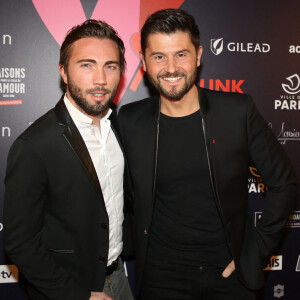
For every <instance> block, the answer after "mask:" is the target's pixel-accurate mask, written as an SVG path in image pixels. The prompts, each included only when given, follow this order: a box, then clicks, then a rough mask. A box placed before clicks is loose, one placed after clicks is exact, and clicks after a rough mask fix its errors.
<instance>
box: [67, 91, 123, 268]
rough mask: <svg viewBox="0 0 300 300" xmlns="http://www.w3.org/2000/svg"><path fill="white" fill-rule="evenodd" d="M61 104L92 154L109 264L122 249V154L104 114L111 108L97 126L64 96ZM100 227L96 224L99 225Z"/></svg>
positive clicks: (107, 115)
mask: <svg viewBox="0 0 300 300" xmlns="http://www.w3.org/2000/svg"><path fill="white" fill-rule="evenodd" d="M64 102H65V105H66V107H67V109H68V111H69V114H70V115H71V117H72V119H73V121H74V123H75V125H76V126H77V128H78V130H79V132H80V134H81V136H82V138H83V140H84V142H85V145H86V147H87V149H88V151H89V154H90V156H91V158H92V161H93V164H94V167H95V169H96V173H97V176H98V179H99V182H100V186H101V190H102V194H103V198H104V202H105V206H106V211H107V214H108V217H109V253H108V260H107V265H108V266H109V265H110V264H111V263H112V262H113V261H114V260H116V259H117V258H118V256H119V255H120V254H121V252H122V248H123V242H122V223H123V218H124V216H123V201H124V199H123V173H124V157H123V153H122V150H121V148H120V146H119V143H118V141H117V139H116V136H115V134H114V132H113V130H112V129H111V126H110V120H109V119H108V117H109V116H110V114H111V112H112V111H111V109H109V111H108V112H107V114H106V115H105V116H104V117H103V118H101V120H100V128H101V132H100V130H99V128H98V127H97V126H96V125H92V119H91V118H89V117H88V116H86V115H85V114H83V113H82V112H81V111H79V110H78V109H77V108H76V107H75V106H74V105H73V104H72V103H71V102H70V101H69V99H68V98H67V96H66V95H65V97H64ZM99 228H100V226H99Z"/></svg>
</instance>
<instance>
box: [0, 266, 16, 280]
mask: <svg viewBox="0 0 300 300" xmlns="http://www.w3.org/2000/svg"><path fill="white" fill-rule="evenodd" d="M18 281H19V270H18V269H17V267H16V266H15V265H1V266H0V283H14V282H18Z"/></svg>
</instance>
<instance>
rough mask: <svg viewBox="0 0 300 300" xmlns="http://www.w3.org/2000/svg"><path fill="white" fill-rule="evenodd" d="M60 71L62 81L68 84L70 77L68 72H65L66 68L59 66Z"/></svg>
mask: <svg viewBox="0 0 300 300" xmlns="http://www.w3.org/2000/svg"><path fill="white" fill-rule="evenodd" d="M58 69H59V73H60V76H61V78H62V80H63V81H64V83H65V84H68V76H67V72H66V71H65V67H64V66H63V65H60V64H59V65H58Z"/></svg>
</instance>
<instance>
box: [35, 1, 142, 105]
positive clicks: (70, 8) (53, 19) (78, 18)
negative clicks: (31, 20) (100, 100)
mask: <svg viewBox="0 0 300 300" xmlns="http://www.w3.org/2000/svg"><path fill="white" fill-rule="evenodd" d="M32 3H33V4H34V6H35V8H36V10H37V12H38V14H39V15H40V17H41V19H42V21H43V22H44V24H45V26H46V27H47V29H48V30H49V32H50V33H51V34H52V36H53V37H54V39H55V40H56V41H57V43H58V44H59V45H61V44H62V42H63V40H64V38H65V36H66V34H67V31H68V30H69V29H71V28H72V27H73V26H75V25H77V24H80V23H82V22H84V21H85V20H86V16H85V14H84V11H83V8H82V5H81V2H80V0H64V1H61V0H32ZM139 17H140V0H130V1H124V0H114V1H111V0H101V1H100V0H99V1H98V2H97V4H96V6H95V9H94V12H93V14H92V19H100V20H103V21H105V22H107V23H108V24H110V25H111V26H113V27H114V29H115V30H116V31H117V32H118V34H119V35H120V37H121V38H122V40H123V42H124V45H125V47H126V53H125V58H126V61H127V68H126V71H125V73H124V76H123V78H122V80H121V83H120V89H119V92H118V94H117V96H116V98H115V103H118V102H119V101H120V99H121V98H122V96H123V95H124V92H125V91H126V89H127V87H128V85H129V83H130V80H131V78H132V77H133V75H134V73H135V71H136V69H137V67H138V65H139V62H140V60H139V57H138V56H137V55H136V53H135V51H134V49H133V47H132V46H131V43H130V41H131V38H132V36H133V35H134V34H135V33H136V32H137V31H139Z"/></svg>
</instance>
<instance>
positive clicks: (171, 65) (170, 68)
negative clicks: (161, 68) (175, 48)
mask: <svg viewBox="0 0 300 300" xmlns="http://www.w3.org/2000/svg"><path fill="white" fill-rule="evenodd" d="M165 69H166V71H167V72H168V73H174V72H176V71H177V64H176V61H175V60H174V58H169V59H168V62H167V65H166V68H165Z"/></svg>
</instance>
